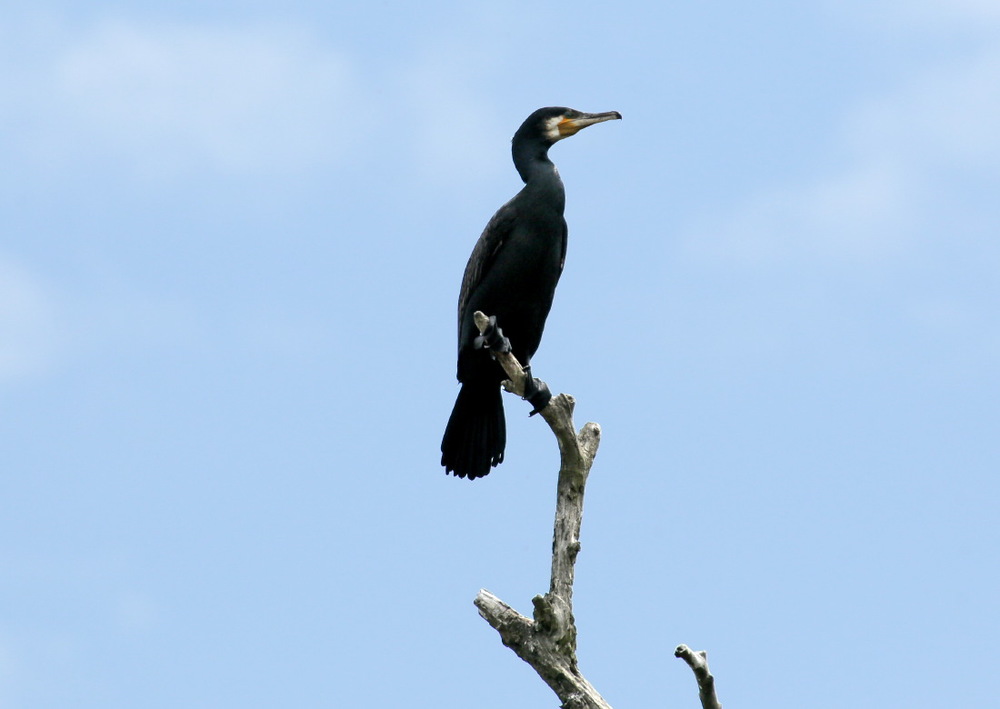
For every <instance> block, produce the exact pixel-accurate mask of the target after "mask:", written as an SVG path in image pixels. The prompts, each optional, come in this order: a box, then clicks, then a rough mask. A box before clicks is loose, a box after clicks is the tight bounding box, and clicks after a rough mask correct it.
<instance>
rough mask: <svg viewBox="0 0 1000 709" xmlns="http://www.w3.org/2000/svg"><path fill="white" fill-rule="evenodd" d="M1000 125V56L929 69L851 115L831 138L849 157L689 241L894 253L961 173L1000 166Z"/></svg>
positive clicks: (751, 257) (755, 200) (785, 250)
mask: <svg viewBox="0 0 1000 709" xmlns="http://www.w3.org/2000/svg"><path fill="white" fill-rule="evenodd" d="M997 125H1000V52H998V51H995V50H989V51H985V52H982V53H980V54H978V55H976V56H973V57H972V58H971V59H970V58H966V59H964V60H959V61H954V62H953V63H951V64H949V65H944V66H936V67H932V68H930V69H926V70H924V71H923V72H922V73H921V74H919V75H917V76H915V77H914V78H913V79H912V80H910V81H908V82H907V83H905V84H904V85H901V86H897V87H896V88H895V89H894V90H892V91H890V92H888V93H887V94H885V95H884V96H882V97H879V98H877V99H874V100H869V101H866V102H864V103H862V104H860V105H857V106H856V107H855V108H854V109H853V110H852V111H851V112H850V113H849V114H848V115H846V116H845V118H844V120H843V124H842V130H841V132H840V134H839V135H838V136H835V137H833V144H834V148H835V150H836V151H837V152H838V153H840V154H842V155H843V156H844V158H843V160H842V161H841V162H840V165H839V166H838V167H837V168H836V169H832V170H829V171H828V172H825V173H822V174H818V175H816V176H815V177H814V178H813V179H811V180H806V181H803V182H799V183H796V184H786V185H773V186H771V187H770V188H769V189H766V190H764V191H761V192H758V193H757V194H752V195H749V196H747V197H746V198H745V200H744V201H743V203H742V204H739V205H737V206H735V208H734V209H733V211H732V212H731V213H730V214H729V215H728V216H724V217H722V218H714V217H713V218H707V219H705V220H704V221H702V222H701V223H700V224H698V225H696V226H694V227H692V228H691V229H690V233H689V238H688V239H687V240H686V243H687V245H688V246H689V248H690V250H691V252H692V253H700V254H702V255H706V256H710V257H711V258H724V259H735V260H744V261H754V262H759V261H773V260H778V261H782V260H787V259H796V258H803V257H805V258H814V257H819V258H824V259H828V258H832V259H843V260H848V261H856V260H861V261H872V260H878V259H881V258H886V257H892V256H894V255H897V254H898V253H899V252H900V250H902V249H906V248H907V246H908V245H909V244H911V243H913V241H914V239H915V238H916V236H917V234H918V232H919V228H920V224H921V223H922V222H923V221H924V220H925V219H926V218H927V217H928V214H929V213H930V212H931V211H932V210H934V209H936V208H937V207H938V206H940V205H937V204H936V202H939V201H941V200H942V199H943V197H942V195H943V194H944V193H946V192H947V189H948V186H949V184H950V182H952V181H954V180H955V177H956V174H958V175H961V174H963V173H966V172H968V173H974V172H976V171H981V170H983V169H984V168H986V169H989V170H993V169H994V168H998V169H1000V133H998V132H997V130H996V126H997ZM945 208H946V207H945ZM954 226H955V228H956V229H960V228H961V224H955V225H954Z"/></svg>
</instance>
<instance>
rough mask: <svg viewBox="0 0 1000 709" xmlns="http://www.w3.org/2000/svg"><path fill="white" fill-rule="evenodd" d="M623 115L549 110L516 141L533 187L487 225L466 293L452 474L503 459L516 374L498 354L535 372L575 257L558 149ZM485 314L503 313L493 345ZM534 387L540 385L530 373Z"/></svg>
mask: <svg viewBox="0 0 1000 709" xmlns="http://www.w3.org/2000/svg"><path fill="white" fill-rule="evenodd" d="M621 117H622V116H621V114H620V113H618V112H617V111H609V112H607V113H581V112H580V111H574V110H573V109H571V108H563V107H550V108H540V109H538V110H537V111H535V112H534V113H532V114H531V115H530V116H528V118H527V119H526V120H525V121H524V123H523V124H521V127H520V128H518V129H517V132H516V133H515V134H514V138H513V141H512V145H511V153H512V154H513V157H514V167H516V168H517V172H518V174H519V175H520V176H521V179H522V180H523V181H524V187H523V188H522V189H521V191H520V192H518V193H517V195H515V196H514V198H513V199H511V200H510V201H509V202H507V204H505V205H503V206H502V207H500V209H499V210H498V211H497V213H496V214H494V215H493V218H492V219H490V221H489V223H488V224H487V225H486V229H484V230H483V233H482V236H480V237H479V241H478V242H476V246H475V248H474V249H473V250H472V255H471V256H470V257H469V263H468V265H467V266H466V267H465V275H464V276H463V278H462V289H461V291H460V293H459V296H458V381H460V382H461V383H462V388H461V390H460V391H459V392H458V399H457V400H456V401H455V408H454V409H453V410H452V412H451V418H450V419H449V420H448V427H447V428H446V429H445V432H444V438H443V440H442V441H441V465H443V466H444V467H445V472H454V473H455V475H457V476H458V477H460V478H465V477H468V478H469V479H470V480H472V479H474V478H480V477H483V476H484V475H487V474H489V472H490V469H491V467H493V466H496V465H499V464H500V463H501V462H503V452H504V447H505V445H506V443H507V429H506V422H505V420H504V413H503V399H502V398H501V395H500V382H502V381H503V380H504V379H505V378H506V375H505V374H504V372H503V369H502V368H501V367H500V365H499V364H498V363H497V362H496V361H494V359H493V357H492V356H491V353H490V351H489V350H490V349H494V350H496V349H503V350H505V349H506V348H507V347H511V348H512V351H513V353H514V356H516V357H517V359H518V361H519V362H521V364H522V365H524V366H525V367H526V368H527V367H528V366H529V365H530V362H531V357H532V355H534V354H535V351H536V350H537V349H538V344H539V343H540V342H541V339H542V330H543V329H544V327H545V318H546V317H547V316H548V314H549V308H550V307H552V297H553V295H555V290H556V283H558V281H559V276H560V274H561V273H562V269H563V263H564V262H565V260H566V220H565V219H563V210H564V208H565V206H566V192H565V190H564V189H563V183H562V180H561V179H559V172H558V170H556V166H555V165H553V164H552V161H551V160H549V155H548V153H549V148H550V147H552V146H553V145H554V144H555V143H556V142H557V141H559V140H562V139H563V138H568V137H569V136H571V135H574V134H575V133H577V132H578V131H579V130H581V129H583V128H586V127H587V126H589V125H593V124H594V123H601V122H602V121H610V120H613V119H616V118H621ZM477 310H481V311H482V312H484V313H485V314H486V315H490V316H496V323H495V325H496V327H495V328H491V329H492V330H493V332H490V333H487V337H486V338H484V337H480V335H479V330H478V328H476V325H475V323H474V322H473V318H472V314H473V313H474V312H476V311H477ZM501 328H502V332H501V331H500V330H501ZM504 335H506V337H504ZM528 381H529V382H532V381H534V380H532V379H531V376H530V374H529V376H528ZM529 393H530V392H529ZM548 396H549V395H548V391H547V390H544V391H542V392H538V394H537V396H536V397H532V396H528V397H526V398H529V400H531V401H532V403H533V404H535V407H536V410H537V409H539V408H541V407H542V406H544V405H545V403H547V401H548Z"/></svg>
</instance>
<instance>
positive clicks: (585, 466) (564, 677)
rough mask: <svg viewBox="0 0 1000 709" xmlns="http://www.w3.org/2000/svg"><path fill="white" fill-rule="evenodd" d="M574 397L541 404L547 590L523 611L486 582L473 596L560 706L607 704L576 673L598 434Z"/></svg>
mask: <svg viewBox="0 0 1000 709" xmlns="http://www.w3.org/2000/svg"><path fill="white" fill-rule="evenodd" d="M475 318H476V325H477V327H479V330H480V332H482V331H483V330H485V329H486V327H487V326H488V322H489V319H488V318H487V317H486V316H485V315H483V314H482V313H479V312H477V313H476V314H475ZM496 358H497V361H498V362H499V363H500V364H501V366H503V368H504V371H505V372H506V373H507V376H509V377H510V381H509V383H508V382H505V384H504V386H505V388H506V389H507V390H508V391H512V392H514V393H516V394H519V395H523V394H524V382H525V375H524V371H523V369H522V368H521V365H520V363H519V362H518V361H517V359H516V358H515V357H514V356H513V355H512V354H510V353H503V354H499V353H498V354H496ZM574 403H575V402H574V400H573V397H571V396H569V395H567V394H559V395H558V396H554V397H552V400H551V401H550V402H549V404H548V405H547V406H546V407H545V408H543V409H542V410H541V411H540V412H539V413H540V414H541V416H542V418H544V419H545V421H546V422H547V423H548V424H549V427H550V428H551V429H552V432H553V433H554V434H555V436H556V440H557V441H558V442H559V454H560V460H561V464H560V467H559V481H558V484H557V496H556V516H555V526H554V531H553V540H552V576H551V579H550V582H549V592H548V593H546V594H544V595H540V596H535V597H534V598H533V599H532V603H533V605H534V612H533V614H532V615H533V618H527V617H525V616H523V615H521V614H520V613H518V612H517V611H515V610H514V609H513V608H511V607H510V606H509V605H507V604H506V603H504V602H503V601H501V600H500V599H499V598H497V597H496V596H494V595H493V594H492V593H490V592H489V591H486V590H482V591H480V592H479V595H478V596H476V600H475V604H476V607H477V608H478V609H479V614H480V615H481V616H482V617H483V618H484V619H486V622H487V623H489V624H490V625H491V626H492V627H493V628H494V629H495V630H496V631H497V632H498V633H499V634H500V639H501V640H502V641H503V644H504V645H506V646H507V647H509V648H511V649H512V650H513V651H514V652H515V653H516V654H517V656H518V657H520V658H521V659H522V660H524V661H525V662H527V663H528V664H529V665H531V666H532V668H534V670H535V672H537V673H538V675H539V676H540V677H541V678H542V679H543V680H544V681H545V683H546V684H548V685H549V687H551V688H552V691H553V692H555V693H556V695H557V696H558V697H559V699H560V700H561V701H562V706H563V708H564V709H611V706H610V705H609V704H608V703H607V702H605V701H604V699H603V698H602V697H601V695H600V694H599V693H598V692H597V690H596V689H594V687H593V686H591V684H590V683H589V682H588V681H587V680H586V679H585V678H584V677H583V675H582V674H580V670H579V667H578V666H577V660H576V622H575V620H574V618H573V579H574V570H575V564H576V556H577V554H578V553H579V552H580V525H581V524H582V522H583V495H584V488H585V486H586V484H587V476H588V475H589V474H590V468H591V466H592V465H593V463H594V457H595V456H596V455H597V448H598V446H599V445H600V442H601V427H600V426H598V425H597V424H596V423H588V424H586V425H585V426H584V427H583V428H582V429H580V432H579V434H578V433H577V432H576V429H575V427H574V424H573V407H574Z"/></svg>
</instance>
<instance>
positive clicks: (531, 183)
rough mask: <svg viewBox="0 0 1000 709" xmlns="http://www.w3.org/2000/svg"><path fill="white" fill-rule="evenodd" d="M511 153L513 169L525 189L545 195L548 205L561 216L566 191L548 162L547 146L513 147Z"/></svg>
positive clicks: (551, 164)
mask: <svg viewBox="0 0 1000 709" xmlns="http://www.w3.org/2000/svg"><path fill="white" fill-rule="evenodd" d="M512 152H513V155H514V167H515V168H517V174H519V175H520V176H521V179H522V180H524V184H525V189H529V190H531V191H533V192H540V193H545V194H546V196H547V199H548V201H549V203H550V204H552V205H553V206H554V207H556V208H557V209H558V210H559V212H560V214H561V213H562V211H563V208H564V206H565V204H566V191H565V189H564V188H563V183H562V179H561V178H560V177H559V171H558V170H556V166H555V165H554V164H553V163H552V161H551V160H549V146H548V145H540V144H538V143H528V144H525V145H515V146H514V148H513V150H512Z"/></svg>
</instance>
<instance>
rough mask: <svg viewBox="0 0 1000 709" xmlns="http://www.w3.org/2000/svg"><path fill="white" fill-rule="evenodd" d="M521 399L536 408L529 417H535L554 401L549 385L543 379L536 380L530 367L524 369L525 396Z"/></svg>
mask: <svg viewBox="0 0 1000 709" xmlns="http://www.w3.org/2000/svg"><path fill="white" fill-rule="evenodd" d="M521 398H522V399H525V400H526V401H527V402H528V403H530V404H531V405H532V406H533V407H535V408H533V409H532V410H531V413H529V414H528V416H534V415H535V414H537V413H538V412H539V411H541V410H542V409H544V408H545V407H546V406H548V405H549V402H550V401H551V400H552V392H551V391H549V385H548V384H546V383H545V382H543V381H542V380H541V379H535V378H534V377H533V376H531V366H530V365H529V366H527V367H525V368H524V396H523V397H521Z"/></svg>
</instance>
